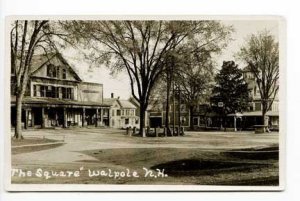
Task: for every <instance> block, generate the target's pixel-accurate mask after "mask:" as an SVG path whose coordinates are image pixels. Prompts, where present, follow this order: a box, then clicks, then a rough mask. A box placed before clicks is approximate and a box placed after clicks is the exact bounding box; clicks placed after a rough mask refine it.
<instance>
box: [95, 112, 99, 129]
mask: <svg viewBox="0 0 300 201" xmlns="http://www.w3.org/2000/svg"><path fill="white" fill-rule="evenodd" d="M98 114H99V109H98V108H97V109H96V122H95V126H96V127H98V126H99V125H98V121H99V115H98Z"/></svg>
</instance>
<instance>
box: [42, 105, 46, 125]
mask: <svg viewBox="0 0 300 201" xmlns="http://www.w3.org/2000/svg"><path fill="white" fill-rule="evenodd" d="M45 127H46V119H45V108H44V107H42V128H45Z"/></svg>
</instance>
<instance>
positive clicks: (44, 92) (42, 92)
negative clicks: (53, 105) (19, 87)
mask: <svg viewBox="0 0 300 201" xmlns="http://www.w3.org/2000/svg"><path fill="white" fill-rule="evenodd" d="M40 93H41V97H46V86H40Z"/></svg>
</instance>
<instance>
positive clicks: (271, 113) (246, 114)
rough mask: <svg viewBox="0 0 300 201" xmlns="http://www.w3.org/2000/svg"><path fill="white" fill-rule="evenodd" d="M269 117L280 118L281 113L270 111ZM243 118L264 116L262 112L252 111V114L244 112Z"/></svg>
mask: <svg viewBox="0 0 300 201" xmlns="http://www.w3.org/2000/svg"><path fill="white" fill-rule="evenodd" d="M266 115H267V116H279V112H278V111H268V112H267V114H266ZM243 116H249V117H250V116H262V112H261V111H251V112H244V113H243Z"/></svg>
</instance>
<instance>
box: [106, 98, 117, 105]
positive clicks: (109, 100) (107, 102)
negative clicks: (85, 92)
mask: <svg viewBox="0 0 300 201" xmlns="http://www.w3.org/2000/svg"><path fill="white" fill-rule="evenodd" d="M116 100H118V99H117V98H103V104H105V105H110V106H112V105H113V104H114V102H115V101H116Z"/></svg>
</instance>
